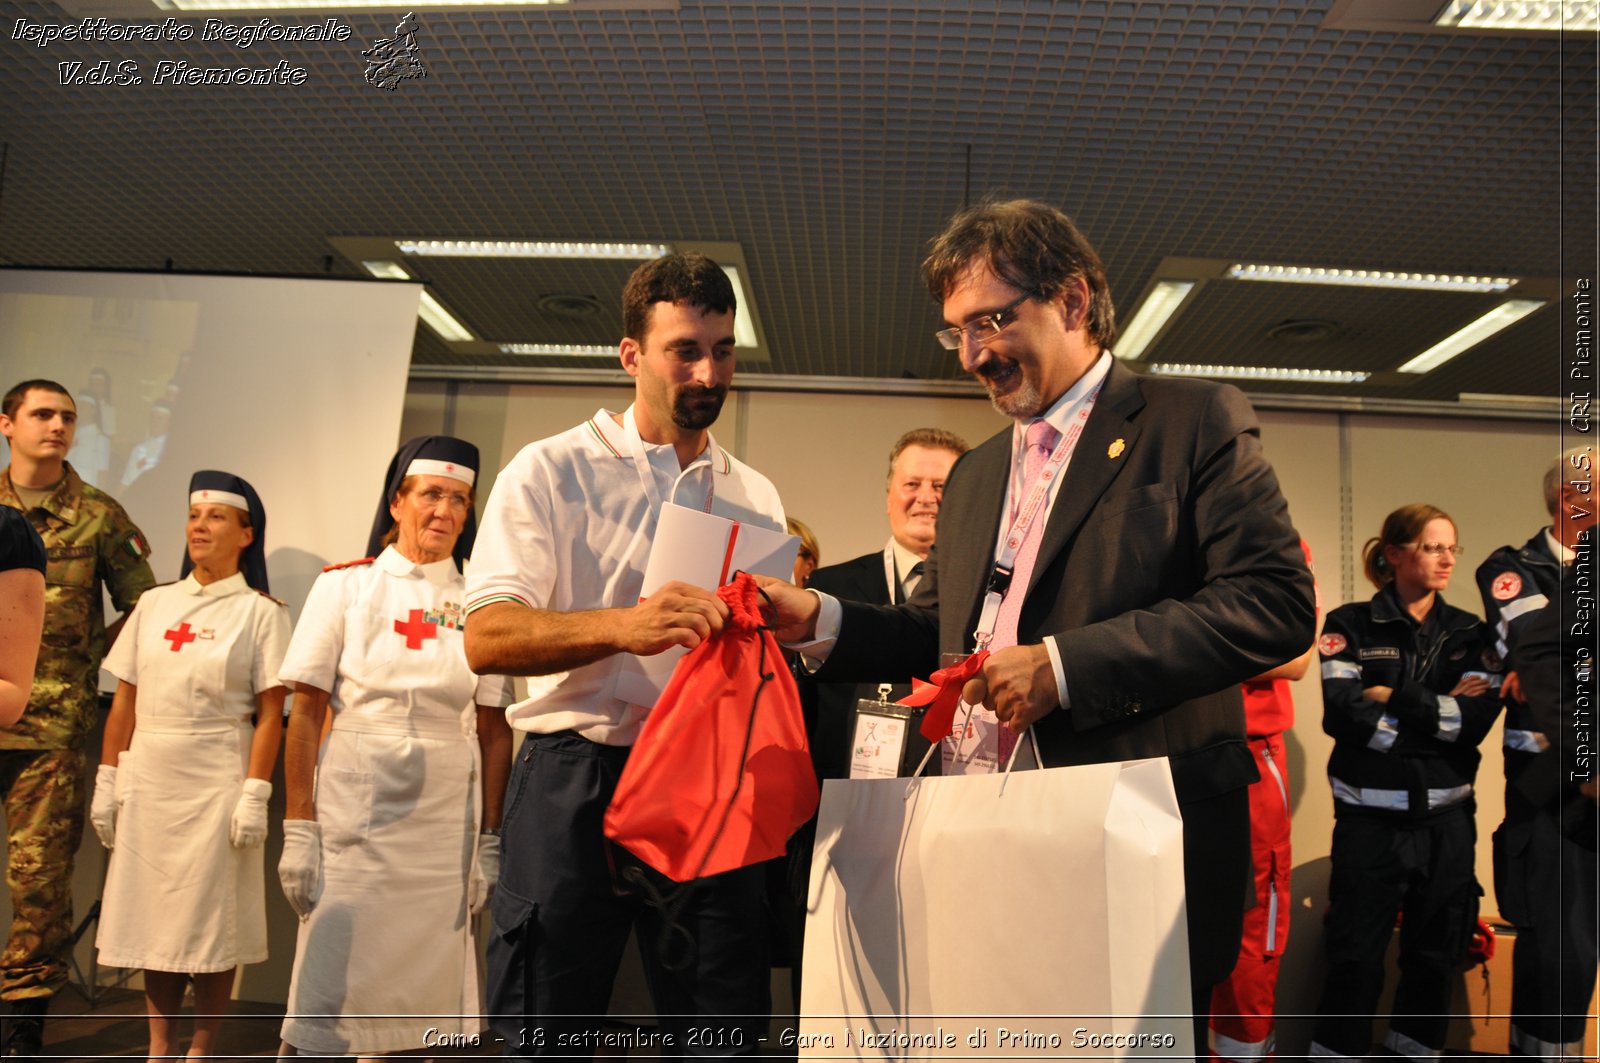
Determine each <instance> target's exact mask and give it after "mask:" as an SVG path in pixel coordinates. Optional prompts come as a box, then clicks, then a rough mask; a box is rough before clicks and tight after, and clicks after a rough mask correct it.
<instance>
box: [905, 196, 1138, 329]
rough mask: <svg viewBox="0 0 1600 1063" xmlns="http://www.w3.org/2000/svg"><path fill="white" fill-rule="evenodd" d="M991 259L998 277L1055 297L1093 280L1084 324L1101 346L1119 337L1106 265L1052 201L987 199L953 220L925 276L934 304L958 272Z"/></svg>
mask: <svg viewBox="0 0 1600 1063" xmlns="http://www.w3.org/2000/svg"><path fill="white" fill-rule="evenodd" d="M980 258H981V259H983V260H984V261H986V262H987V263H988V266H989V268H990V269H991V270H993V271H994V275H995V276H996V277H999V278H1000V279H1001V280H1003V281H1005V282H1006V283H1007V284H1009V285H1011V286H1012V287H1014V288H1016V289H1018V290H1019V291H1024V292H1032V293H1033V294H1034V295H1036V296H1038V297H1039V298H1041V299H1053V298H1055V297H1056V296H1057V295H1059V294H1060V293H1061V289H1062V288H1063V287H1064V286H1065V284H1066V282H1067V281H1069V280H1071V279H1073V278H1074V277H1082V278H1083V280H1084V283H1086V284H1087V285H1088V286H1089V313H1088V316H1087V317H1086V318H1085V319H1084V326H1085V327H1086V328H1087V329H1088V332H1089V335H1090V336H1092V337H1093V338H1094V339H1095V340H1096V341H1097V342H1098V343H1099V344H1100V346H1101V347H1110V346H1111V344H1112V342H1113V341H1114V340H1115V339H1116V338H1117V320H1116V312H1115V310H1114V309H1113V308H1112V305H1111V286H1110V285H1109V284H1107V283H1106V271H1105V267H1103V266H1102V265H1101V264H1100V256H1099V255H1098V254H1096V253H1095V250H1094V248H1093V247H1091V246H1090V245H1089V241H1088V240H1087V239H1085V238H1084V235H1083V233H1081V232H1079V231H1078V227H1077V226H1076V225H1074V224H1073V223H1072V219H1071V218H1069V217H1067V216H1066V215H1065V214H1063V213H1062V212H1061V211H1059V210H1057V209H1056V208H1054V207H1052V206H1050V205H1049V204H1047V203H1040V202H1037V201H1036V200H1031V199H1013V200H1009V201H1007V202H996V201H993V200H986V201H984V202H982V203H979V204H977V205H975V206H971V207H967V208H966V209H965V210H962V211H961V212H960V213H958V214H956V215H955V217H953V218H951V219H950V222H949V224H948V225H946V226H945V230H944V232H942V233H940V234H939V235H938V236H936V237H934V239H933V241H932V243H930V244H929V245H928V257H927V258H925V259H923V261H922V280H923V283H924V284H926V285H927V286H928V293H929V294H930V295H932V296H933V299H934V302H938V303H942V302H944V300H945V298H946V297H947V296H949V294H950V290H951V289H952V288H953V287H954V286H955V283H956V278H957V277H959V276H960V275H961V273H962V271H963V270H965V269H966V268H967V266H968V265H970V264H971V263H972V262H974V261H976V260H978V259H980Z"/></svg>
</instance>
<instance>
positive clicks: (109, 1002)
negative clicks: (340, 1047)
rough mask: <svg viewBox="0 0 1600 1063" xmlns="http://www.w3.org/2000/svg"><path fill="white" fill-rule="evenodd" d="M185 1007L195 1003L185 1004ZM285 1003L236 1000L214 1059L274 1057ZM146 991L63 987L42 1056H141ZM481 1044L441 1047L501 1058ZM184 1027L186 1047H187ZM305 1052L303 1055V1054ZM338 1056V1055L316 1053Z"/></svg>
mask: <svg viewBox="0 0 1600 1063" xmlns="http://www.w3.org/2000/svg"><path fill="white" fill-rule="evenodd" d="M185 1012H186V1013H192V1008H190V1007H189V1006H187V1005H186V1007H185ZM282 1025H283V1008H282V1007H281V1006H277V1005H272V1004H253V1003H250V1002H249V1001H234V1011H233V1012H232V1013H231V1015H230V1017H229V1019H228V1021H227V1022H226V1023H225V1024H224V1025H223V1027H222V1030H221V1032H220V1033H219V1034H218V1037H217V1052H218V1054H217V1055H215V1056H213V1057H211V1058H213V1059H270V1058H274V1057H276V1056H277V1054H278V1030H279V1028H280V1027H281V1026H282ZM148 1038H149V1028H148V1026H147V1025H146V1022H145V1012H144V994H143V993H141V992H139V991H137V990H131V989H102V990H101V991H100V992H99V993H98V994H97V996H96V999H95V1002H94V1004H92V1005H91V1004H89V1003H87V1002H86V1001H85V999H84V998H83V996H82V995H81V994H79V993H78V992H76V991H75V990H74V989H71V988H68V989H65V990H63V991H62V992H61V993H60V994H59V995H58V996H57V997H56V998H55V1000H54V1001H53V1002H52V1003H51V1006H50V1016H49V1018H48V1019H47V1020H46V1021H45V1025H44V1051H45V1054H44V1056H43V1057H41V1058H44V1059H52V1060H57V1059H61V1060H66V1059H121V1058H128V1059H143V1058H145V1051H146V1049H147V1048H148V1046H149V1040H148ZM484 1040H485V1042H486V1043H485V1045H484V1047H482V1048H478V1049H471V1048H463V1049H443V1048H441V1049H439V1050H438V1051H436V1052H435V1053H434V1054H435V1056H436V1057H437V1058H440V1059H498V1058H500V1055H501V1047H502V1046H501V1045H500V1044H498V1043H496V1042H494V1041H492V1040H490V1039H489V1038H488V1037H487V1036H485V1038H484ZM188 1043H189V1041H188V1032H187V1031H185V1033H184V1039H183V1047H184V1048H187V1047H188ZM302 1058H304V1057H302ZM316 1058H338V1057H316Z"/></svg>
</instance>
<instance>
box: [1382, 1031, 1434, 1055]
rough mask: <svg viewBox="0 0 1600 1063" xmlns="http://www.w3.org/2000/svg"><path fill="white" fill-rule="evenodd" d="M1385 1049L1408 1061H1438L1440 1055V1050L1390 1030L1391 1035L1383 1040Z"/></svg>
mask: <svg viewBox="0 0 1600 1063" xmlns="http://www.w3.org/2000/svg"><path fill="white" fill-rule="evenodd" d="M1383 1047H1385V1048H1387V1049H1388V1050H1389V1051H1391V1052H1394V1053H1396V1054H1398V1055H1402V1056H1405V1057H1406V1058H1407V1059H1438V1058H1439V1055H1440V1051H1439V1049H1437V1048H1429V1047H1428V1046H1427V1045H1425V1044H1423V1043H1422V1042H1421V1041H1415V1040H1413V1039H1411V1038H1409V1037H1407V1036H1406V1035H1405V1034H1403V1033H1395V1032H1394V1031H1393V1030H1390V1031H1389V1035H1388V1036H1387V1037H1385V1038H1384V1039H1383Z"/></svg>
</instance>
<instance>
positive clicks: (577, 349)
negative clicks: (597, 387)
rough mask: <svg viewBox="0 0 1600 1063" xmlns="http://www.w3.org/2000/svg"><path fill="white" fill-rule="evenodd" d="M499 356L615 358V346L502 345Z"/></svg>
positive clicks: (581, 344)
mask: <svg viewBox="0 0 1600 1063" xmlns="http://www.w3.org/2000/svg"><path fill="white" fill-rule="evenodd" d="M500 353H501V354H526V355H537V356H540V357H545V358H554V357H561V356H566V357H569V358H615V357H617V348H616V346H615V345H613V346H610V347H607V346H604V345H602V344H598V343H502V344H500Z"/></svg>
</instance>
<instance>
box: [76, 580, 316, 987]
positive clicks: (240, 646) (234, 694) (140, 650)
mask: <svg viewBox="0 0 1600 1063" xmlns="http://www.w3.org/2000/svg"><path fill="white" fill-rule="evenodd" d="M288 642H289V610H288V607H287V606H285V605H284V604H283V603H282V602H279V601H277V600H276V599H273V598H269V597H267V596H266V595H264V594H260V593H258V592H257V591H255V590H253V589H251V587H250V585H249V584H248V583H246V582H245V579H244V576H243V575H242V574H235V575H232V576H229V577H227V578H226V579H221V580H217V581H216V582H214V583H210V584H207V585H205V586H201V585H200V583H199V582H197V581H196V580H195V578H194V576H192V575H191V576H188V577H186V578H185V579H183V580H181V581H179V582H177V583H173V584H168V585H166V586H163V587H157V588H155V589H154V590H151V591H149V592H147V593H146V594H145V595H144V597H142V598H140V599H139V604H138V605H136V606H135V607H134V610H133V613H132V615H130V616H129V617H128V622H127V624H126V625H124V626H123V629H122V633H121V635H120V636H118V638H117V643H116V645H115V646H113V647H112V649H111V652H110V654H108V655H107V656H106V659H105V667H106V669H107V670H108V671H109V672H111V674H112V675H114V676H116V677H117V678H118V679H121V680H123V681H125V682H128V683H132V684H134V685H136V686H137V687H138V689H139V696H138V701H137V702H136V704H135V724H134V731H133V742H132V744H131V745H130V746H129V747H128V749H127V750H126V751H125V752H123V754H122V756H121V758H120V760H119V761H118V767H117V784H116V797H117V837H116V847H115V848H113V849H112V851H111V865H110V867H109V868H108V869H107V871H106V887H105V897H104V899H103V901H102V903H101V910H100V930H99V934H98V937H97V939H96V943H97V945H98V947H99V950H100V962H101V963H103V964H106V965H108V966H111V967H131V968H143V969H146V970H153V971H181V972H185V973H191V974H194V973H203V972H208V971H226V970H228V969H230V968H232V967H235V966H238V965H239V964H241V963H260V962H261V961H262V960H265V959H266V958H267V923H266V896H265V893H264V887H263V885H262V883H263V871H262V860H261V854H262V847H261V846H259V845H258V846H255V847H253V848H250V849H235V848H234V847H233V846H232V845H231V844H230V843H229V841H228V825H229V821H230V820H231V818H232V816H233V808H234V805H235V804H236V803H237V801H238V799H239V793H240V787H241V785H242V784H243V782H244V780H245V776H246V771H247V770H248V768H249V765H250V744H251V739H252V737H253V736H254V734H255V729H254V727H252V726H251V723H250V717H251V715H252V714H253V713H254V712H255V711H256V695H257V694H258V693H260V692H261V691H263V690H270V689H271V688H273V687H275V686H278V685H279V684H278V670H279V667H280V665H281V664H282V663H283V654H284V650H285V648H286V647H287V646H288Z"/></svg>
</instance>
